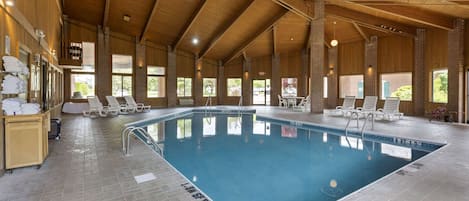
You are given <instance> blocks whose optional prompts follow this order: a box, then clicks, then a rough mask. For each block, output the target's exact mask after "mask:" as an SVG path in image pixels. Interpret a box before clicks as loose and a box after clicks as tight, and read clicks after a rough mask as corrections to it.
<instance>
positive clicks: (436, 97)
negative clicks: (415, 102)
mask: <svg viewBox="0 0 469 201" xmlns="http://www.w3.org/2000/svg"><path fill="white" fill-rule="evenodd" d="M432 78H433V82H432V83H433V90H432V95H433V96H432V97H433V102H435V103H447V102H448V70H437V71H433V76H432Z"/></svg>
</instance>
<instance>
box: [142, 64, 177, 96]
mask: <svg viewBox="0 0 469 201" xmlns="http://www.w3.org/2000/svg"><path fill="white" fill-rule="evenodd" d="M149 67H158V68H163V69H164V74H163V75H156V74H148V68H149ZM146 70H147V76H146V84H147V85H146V90H147V93H146V98H148V99H153V98H166V95H167V93H166V92H167V88H166V86H167V84H166V80H167V78H166V71H167V69H166V67H164V66H153V65H147V69H146ZM150 77H156V78H163V79H164V96H160V97H150V96H148V78H150ZM176 80H177V79H176Z"/></svg>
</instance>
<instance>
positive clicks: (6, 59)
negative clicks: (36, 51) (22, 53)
mask: <svg viewBox="0 0 469 201" xmlns="http://www.w3.org/2000/svg"><path fill="white" fill-rule="evenodd" d="M2 59H3V67H4V68H5V71H6V72H11V73H21V74H25V75H28V74H29V69H28V67H26V65H25V64H23V63H22V62H21V61H19V60H18V59H17V58H16V57H13V56H3V58H2Z"/></svg>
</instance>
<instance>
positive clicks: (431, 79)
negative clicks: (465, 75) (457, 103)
mask: <svg viewBox="0 0 469 201" xmlns="http://www.w3.org/2000/svg"><path fill="white" fill-rule="evenodd" d="M435 71H446V74H448V75H449V70H448V68H436V69H432V70H431V71H430V86H431V87H430V89H429V90H430V100H431V103H437V104H447V103H448V94H446V102H436V101H435V97H434V91H433V85H434V82H435V81H434V80H433V74H434V73H435ZM446 88H447V89H446V91H447V92H448V86H446Z"/></svg>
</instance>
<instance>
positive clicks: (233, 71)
mask: <svg viewBox="0 0 469 201" xmlns="http://www.w3.org/2000/svg"><path fill="white" fill-rule="evenodd" d="M224 73H225V78H230V77H239V78H242V76H243V60H242V59H241V58H238V59H235V60H233V61H232V62H230V63H229V64H225V69H224Z"/></svg>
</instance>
